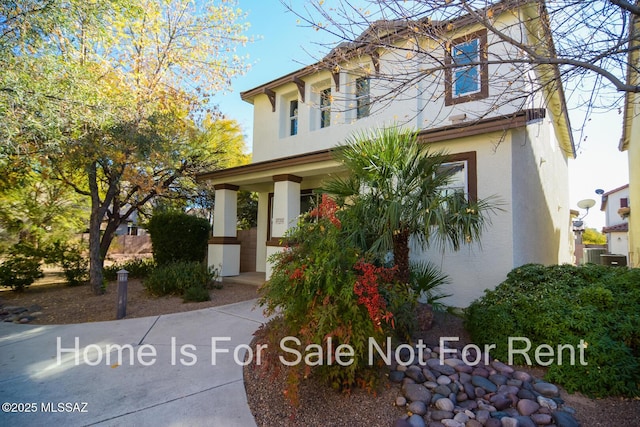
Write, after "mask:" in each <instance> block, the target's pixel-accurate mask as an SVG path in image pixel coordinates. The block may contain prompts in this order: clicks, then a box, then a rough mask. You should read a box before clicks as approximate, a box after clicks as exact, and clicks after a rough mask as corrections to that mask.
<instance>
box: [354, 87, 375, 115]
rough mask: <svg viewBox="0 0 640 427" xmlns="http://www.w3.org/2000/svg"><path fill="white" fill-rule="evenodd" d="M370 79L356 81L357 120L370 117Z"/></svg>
mask: <svg viewBox="0 0 640 427" xmlns="http://www.w3.org/2000/svg"><path fill="white" fill-rule="evenodd" d="M369 86H370V85H369V79H368V78H367V77H358V78H357V79H356V106H357V109H358V110H357V111H358V112H357V116H356V117H357V118H358V119H361V118H363V117H367V116H368V115H369V106H370V105H371V101H370V99H369Z"/></svg>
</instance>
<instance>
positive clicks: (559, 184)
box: [512, 117, 574, 267]
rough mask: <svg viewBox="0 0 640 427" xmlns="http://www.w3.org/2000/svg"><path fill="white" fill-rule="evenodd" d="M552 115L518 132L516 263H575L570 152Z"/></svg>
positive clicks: (514, 161) (515, 154) (515, 145)
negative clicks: (557, 133) (559, 138)
mask: <svg viewBox="0 0 640 427" xmlns="http://www.w3.org/2000/svg"><path fill="white" fill-rule="evenodd" d="M551 120H552V119H551V118H550V117H546V118H544V119H541V120H540V121H538V122H537V123H534V124H530V125H529V126H527V128H526V130H522V131H519V132H514V140H513V158H512V169H513V176H512V181H513V198H512V200H513V206H512V209H513V211H512V214H513V223H514V230H513V245H514V253H513V265H514V267H517V266H520V265H523V264H526V263H531V262H535V263H540V264H545V265H549V264H562V263H573V261H574V259H573V246H572V241H573V240H574V236H573V232H572V231H571V227H570V221H571V220H570V213H569V188H568V184H567V183H568V180H569V176H568V174H569V171H568V163H567V155H566V153H564V152H563V151H562V149H561V148H560V147H559V145H558V141H557V140H556V137H555V134H554V132H553V127H552V125H551Z"/></svg>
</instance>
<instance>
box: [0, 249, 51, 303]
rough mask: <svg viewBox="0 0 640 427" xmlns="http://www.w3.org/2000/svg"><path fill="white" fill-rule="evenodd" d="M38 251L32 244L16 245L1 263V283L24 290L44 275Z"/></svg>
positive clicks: (16, 289)
mask: <svg viewBox="0 0 640 427" xmlns="http://www.w3.org/2000/svg"><path fill="white" fill-rule="evenodd" d="M41 261H42V258H41V257H40V254H39V253H38V251H37V250H36V249H34V248H32V247H30V246H25V245H21V244H18V245H15V246H13V248H11V250H10V251H9V254H8V257H7V258H6V259H5V260H4V261H3V262H2V264H0V285H2V286H4V287H7V288H11V289H13V290H14V291H16V292H22V291H24V289H25V288H26V287H27V286H30V285H31V284H33V282H35V281H36V280H37V279H39V278H41V277H44V274H43V273H42V269H41V268H40V263H41Z"/></svg>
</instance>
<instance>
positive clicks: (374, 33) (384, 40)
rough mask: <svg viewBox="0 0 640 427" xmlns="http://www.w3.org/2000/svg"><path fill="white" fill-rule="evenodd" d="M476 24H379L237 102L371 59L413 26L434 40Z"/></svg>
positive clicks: (500, 7)
mask: <svg viewBox="0 0 640 427" xmlns="http://www.w3.org/2000/svg"><path fill="white" fill-rule="evenodd" d="M538 2H539V0H502V1H500V2H498V3H496V4H493V5H490V6H487V8H484V9H488V8H489V7H490V8H491V9H492V10H493V12H494V13H495V14H497V13H501V12H504V11H506V10H512V9H517V8H519V7H523V6H525V5H527V4H531V3H538ZM484 9H479V10H478V11H476V12H481V11H482V10H484ZM473 23H475V21H474V18H473V17H472V15H471V14H468V15H464V16H461V17H459V18H456V19H453V20H445V21H432V20H431V19H430V18H429V17H425V18H422V19H418V20H415V21H407V20H378V21H375V22H373V23H371V25H369V27H368V28H367V29H366V30H365V31H363V32H362V34H360V36H358V37H357V38H356V40H354V41H352V42H342V43H340V44H338V45H337V46H336V47H334V48H333V49H332V50H331V51H330V52H329V54H328V55H326V56H325V57H324V58H323V59H322V60H320V61H318V62H316V63H315V64H311V65H308V66H306V67H303V68H300V69H298V70H295V71H292V72H291V73H289V74H287V75H284V76H282V77H278V78H276V79H274V80H271V81H269V82H267V83H263V84H261V85H260V86H256V87H254V88H252V89H248V90H246V91H243V92H240V98H241V99H242V100H243V101H246V102H249V103H253V102H252V99H253V98H254V97H255V96H257V95H260V94H264V93H268V92H270V91H273V90H274V89H275V88H277V87H279V86H282V85H284V84H286V83H294V82H296V80H299V79H301V78H303V77H305V76H309V75H311V74H314V73H317V72H318V71H321V70H333V69H336V66H337V65H339V63H340V62H343V61H345V60H346V59H348V58H351V57H356V56H359V55H363V54H365V55H371V54H372V53H373V52H374V51H376V49H377V48H378V47H388V46H389V45H390V44H392V43H393V42H395V41H397V40H399V39H402V38H404V37H406V36H407V34H409V32H411V34H413V28H415V27H416V26H418V27H421V28H422V30H423V32H424V34H425V35H426V36H430V37H432V38H434V39H436V36H435V34H437V33H438V31H440V30H441V29H442V28H446V27H449V26H450V25H453V26H455V27H461V26H466V25H471V24H473Z"/></svg>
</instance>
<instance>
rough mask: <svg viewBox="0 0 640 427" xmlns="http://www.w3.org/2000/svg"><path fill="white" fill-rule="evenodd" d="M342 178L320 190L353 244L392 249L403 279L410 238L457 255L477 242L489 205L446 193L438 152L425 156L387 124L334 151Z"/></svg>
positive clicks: (443, 160) (407, 135)
mask: <svg viewBox="0 0 640 427" xmlns="http://www.w3.org/2000/svg"><path fill="white" fill-rule="evenodd" d="M335 153H336V158H337V160H338V161H339V162H341V163H342V164H343V165H344V167H345V168H346V170H347V172H348V175H346V176H345V177H335V178H333V179H332V180H330V181H329V182H328V183H327V184H326V185H325V188H324V190H325V191H327V192H328V193H331V194H334V195H336V196H338V198H339V200H342V201H343V202H344V203H347V204H348V205H349V207H350V208H349V209H348V210H347V212H348V213H347V214H348V215H354V216H355V218H356V221H355V223H356V224H357V225H356V226H354V227H353V229H352V230H349V231H350V234H349V237H350V239H351V240H352V243H354V244H356V245H357V246H358V247H360V248H362V249H363V250H366V251H368V252H370V253H373V254H378V255H382V256H384V254H387V253H389V252H393V259H394V263H395V264H396V265H397V266H398V279H399V280H401V281H402V282H405V283H406V282H408V280H409V237H411V236H412V237H413V238H414V239H415V241H416V243H417V244H419V245H421V246H422V247H428V246H430V245H431V244H432V243H435V244H437V245H438V246H439V247H441V248H442V249H443V250H444V249H445V248H451V249H453V250H458V249H460V247H461V246H462V245H464V244H468V243H471V242H476V241H479V239H480V235H481V232H482V230H483V229H484V228H485V226H486V225H487V222H488V217H487V213H490V212H492V211H493V210H495V209H496V207H495V206H494V205H493V204H492V203H491V202H490V201H489V200H469V198H468V197H467V195H466V194H464V192H462V191H448V190H447V186H448V185H449V184H450V183H451V181H452V176H453V173H454V171H453V170H452V168H450V167H447V162H448V159H449V157H448V156H447V154H446V153H445V152H443V151H438V152H433V153H431V152H429V151H428V149H427V147H426V145H425V144H422V143H420V142H419V141H418V135H417V133H416V132H413V131H410V130H403V129H400V128H398V127H387V128H381V129H376V130H373V131H371V132H369V133H358V134H355V135H353V136H351V137H350V138H348V139H347V140H346V142H345V144H344V145H343V146H341V147H339V148H338V149H337V150H336V151H335Z"/></svg>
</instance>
